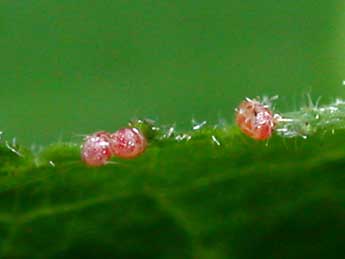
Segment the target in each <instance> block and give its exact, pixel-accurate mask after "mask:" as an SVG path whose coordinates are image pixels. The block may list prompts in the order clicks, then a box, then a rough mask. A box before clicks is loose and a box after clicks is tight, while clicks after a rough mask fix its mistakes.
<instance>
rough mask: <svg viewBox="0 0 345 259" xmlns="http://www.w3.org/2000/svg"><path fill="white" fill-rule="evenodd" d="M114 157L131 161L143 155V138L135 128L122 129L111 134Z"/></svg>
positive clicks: (144, 144) (144, 142) (144, 141)
mask: <svg viewBox="0 0 345 259" xmlns="http://www.w3.org/2000/svg"><path fill="white" fill-rule="evenodd" d="M111 139H112V143H111V150H112V153H113V155H114V156H117V157H120V158H125V159H131V158H135V157H138V156H139V155H140V154H141V153H143V152H144V151H145V149H146V146H147V141H146V138H145V136H144V135H143V134H142V133H141V132H140V131H139V130H138V129H136V128H123V129H119V130H118V131H116V132H115V133H113V134H111Z"/></svg>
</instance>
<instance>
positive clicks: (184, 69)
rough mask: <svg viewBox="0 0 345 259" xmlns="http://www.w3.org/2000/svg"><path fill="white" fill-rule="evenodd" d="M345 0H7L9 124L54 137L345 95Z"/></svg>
mask: <svg viewBox="0 0 345 259" xmlns="http://www.w3.org/2000/svg"><path fill="white" fill-rule="evenodd" d="M344 8H345V3H344V1H334V0H333V1H315V0H313V1H311V0H309V1H297V0H291V1H277V0H266V1H243V0H223V1H201V0H198V1H196V0H193V1H180V0H177V1H148V0H141V1H134V0H133V1H128V0H126V1H124V0H116V1H110V0H107V1H90V0H83V1H80V0H74V1H71V0H59V1H57V0H56V1H55V0H35V1H34V0H21V1H13V0H1V2H0V89H1V94H0V102H1V107H2V109H1V111H0V129H1V130H2V131H4V132H5V133H6V136H7V137H12V136H16V137H17V139H18V141H19V142H21V143H26V144H30V143H38V144H48V143H51V142H54V141H57V140H62V139H63V140H71V139H73V136H75V135H77V134H85V133H89V132H93V131H95V130H99V129H104V130H110V131H111V130H115V129H116V128H117V127H120V126H123V125H125V124H126V123H127V121H128V120H129V119H131V118H133V117H137V116H138V117H151V118H153V119H157V120H159V121H160V122H161V123H172V122H177V123H178V125H180V126H181V127H182V128H183V127H185V128H187V127H188V126H189V125H190V121H191V119H192V118H195V119H196V120H204V119H205V120H209V121H211V122H213V123H215V122H217V121H218V119H219V118H225V119H227V120H228V121H231V119H232V118H233V109H234V107H235V106H236V105H237V104H238V102H239V101H240V100H241V99H242V98H243V97H245V96H257V95H276V94H278V95H279V96H280V101H279V108H280V109H281V110H287V109H295V108H296V107H298V104H299V103H301V100H302V96H303V94H306V93H311V94H312V96H313V97H318V96H323V97H324V98H323V99H324V100H331V99H332V98H334V97H336V96H344V91H345V86H344V85H343V84H342V81H343V80H344V79H345V73H343V70H344V68H345V66H344V64H345V59H344V43H345V34H344V28H345V24H344V21H345V20H344V19H343V18H344V17H342V16H344V15H343V14H345V13H344Z"/></svg>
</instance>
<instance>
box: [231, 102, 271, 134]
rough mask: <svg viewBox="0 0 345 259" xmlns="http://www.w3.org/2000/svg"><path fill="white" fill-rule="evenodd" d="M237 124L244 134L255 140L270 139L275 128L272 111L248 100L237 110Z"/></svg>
mask: <svg viewBox="0 0 345 259" xmlns="http://www.w3.org/2000/svg"><path fill="white" fill-rule="evenodd" d="M236 123H237V125H238V126H239V128H240V129H241V131H242V132H243V133H244V134H246V135H247V136H249V137H251V138H252V139H255V140H266V139H268V138H270V137H271V135H272V132H273V129H274V126H275V121H274V118H273V114H272V112H271V111H270V109H269V108H268V107H266V106H264V105H263V104H262V103H260V102H258V101H256V100H251V99H248V98H247V99H246V100H245V101H243V102H242V103H241V104H240V105H239V107H238V108H237V109H236Z"/></svg>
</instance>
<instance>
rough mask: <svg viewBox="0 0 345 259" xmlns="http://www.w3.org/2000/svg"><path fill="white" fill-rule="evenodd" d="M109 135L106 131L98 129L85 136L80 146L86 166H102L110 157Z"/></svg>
mask: <svg viewBox="0 0 345 259" xmlns="http://www.w3.org/2000/svg"><path fill="white" fill-rule="evenodd" d="M110 142H111V137H110V134H109V133H108V132H105V131H99V132H96V133H94V134H92V135H89V136H87V137H86V138H85V141H84V143H83V145H82V147H81V158H82V160H83V161H84V162H85V164H87V165H88V166H94V167H97V166H102V165H105V164H106V162H107V161H108V160H109V159H110V157H111V155H112V153H111V145H110Z"/></svg>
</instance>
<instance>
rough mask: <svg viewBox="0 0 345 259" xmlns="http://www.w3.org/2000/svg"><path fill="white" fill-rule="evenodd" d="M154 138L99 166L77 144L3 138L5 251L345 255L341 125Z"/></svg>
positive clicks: (0, 223) (0, 208) (0, 247)
mask: <svg viewBox="0 0 345 259" xmlns="http://www.w3.org/2000/svg"><path fill="white" fill-rule="evenodd" d="M157 134H158V133H157ZM159 134H160V133H159ZM159 134H158V135H159ZM183 136H184V137H183ZM188 136H189V137H188ZM150 143H151V144H150V146H149V147H148V150H147V151H146V152H145V153H144V154H143V155H142V156H140V157H139V158H137V159H134V160H114V161H113V162H112V163H110V164H108V165H106V166H104V167H100V168H89V167H87V166H85V165H84V164H83V163H82V161H81V160H80V155H79V153H80V148H79V144H66V143H58V144H54V145H51V146H49V147H46V148H45V149H44V150H43V151H42V152H40V153H39V154H35V155H34V154H31V152H30V151H28V150H26V149H24V148H22V147H18V146H16V147H11V146H9V145H8V144H7V145H6V143H3V144H2V146H1V148H0V257H1V258H121V259H124V258H151V259H152V258H177V259H185V258H186V259H187V258H198V259H199V258H215V259H218V258H219V259H222V258H339V256H341V255H343V254H344V252H345V247H344V245H343V244H344V241H345V238H344V233H345V147H344V143H345V130H343V129H339V130H336V131H333V132H332V131H324V132H322V134H321V133H320V134H315V135H312V136H309V137H307V138H282V137H280V136H274V137H273V138H272V139H270V140H269V141H268V142H255V141H253V140H251V139H249V138H247V137H246V136H244V135H242V134H241V133H240V132H239V131H238V130H237V129H236V128H233V127H203V128H201V129H200V130H196V131H191V132H187V133H185V134H184V135H178V134H174V133H173V134H171V135H169V136H167V135H164V134H163V135H162V134H161V135H159V138H156V139H154V138H152V141H151V142H150Z"/></svg>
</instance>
